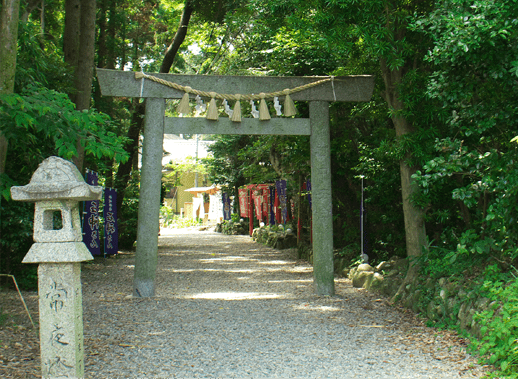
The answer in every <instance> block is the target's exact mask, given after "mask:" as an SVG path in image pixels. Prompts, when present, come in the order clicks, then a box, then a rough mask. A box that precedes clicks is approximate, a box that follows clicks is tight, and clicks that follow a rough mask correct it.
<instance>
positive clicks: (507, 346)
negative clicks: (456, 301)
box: [473, 266, 518, 378]
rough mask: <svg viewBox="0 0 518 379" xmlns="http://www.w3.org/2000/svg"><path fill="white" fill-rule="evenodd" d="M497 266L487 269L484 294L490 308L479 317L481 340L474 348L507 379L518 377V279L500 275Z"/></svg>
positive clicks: (483, 288)
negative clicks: (488, 300)
mask: <svg viewBox="0 0 518 379" xmlns="http://www.w3.org/2000/svg"><path fill="white" fill-rule="evenodd" d="M498 271H499V270H498V268H497V267H496V266H489V267H488V268H487V270H486V278H487V279H486V281H485V282H484V285H483V287H482V293H483V294H484V295H485V296H486V297H488V298H489V299H490V305H489V308H488V309H487V310H484V311H482V312H480V313H478V314H477V315H475V320H477V321H478V322H479V323H480V325H481V326H482V328H481V330H480V331H481V334H482V338H481V340H475V341H473V346H474V347H475V348H476V349H477V350H478V352H479V353H480V354H481V355H482V356H484V357H486V358H487V360H488V361H489V363H491V364H494V365H496V366H497V367H498V368H499V369H500V372H499V373H498V375H505V377H506V378H516V377H518V279H517V278H516V277H512V276H509V275H502V274H499V273H498Z"/></svg>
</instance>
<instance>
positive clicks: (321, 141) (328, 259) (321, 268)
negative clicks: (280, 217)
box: [309, 101, 335, 296]
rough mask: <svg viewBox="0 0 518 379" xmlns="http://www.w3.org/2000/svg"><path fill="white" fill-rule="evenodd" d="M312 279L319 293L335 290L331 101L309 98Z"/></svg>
mask: <svg viewBox="0 0 518 379" xmlns="http://www.w3.org/2000/svg"><path fill="white" fill-rule="evenodd" d="M309 118H310V125H311V137H310V142H311V206H312V214H313V221H314V222H313V228H312V229H313V278H314V280H313V283H314V286H315V291H316V293H317V294H319V295H327V296H333V295H334V294H335V283H334V264H333V203H332V190H331V139H330V132H329V103H328V102H327V101H310V102H309Z"/></svg>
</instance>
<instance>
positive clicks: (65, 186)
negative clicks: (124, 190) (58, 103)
mask: <svg viewBox="0 0 518 379" xmlns="http://www.w3.org/2000/svg"><path fill="white" fill-rule="evenodd" d="M101 194H102V187H96V186H91V185H88V184H87V183H85V181H84V179H83V177H82V176H81V173H80V172H79V170H78V169H77V168H76V166H75V165H74V164H72V163H71V162H69V161H66V160H64V159H61V158H59V157H50V158H47V159H45V160H44V161H43V162H42V163H41V164H40V166H39V167H38V169H37V170H36V171H35V172H34V174H33V175H32V178H31V182H30V183H29V184H28V185H26V186H23V187H12V188H11V197H12V198H13V200H18V201H29V202H35V203H36V206H35V212H34V241H35V243H34V244H33V245H32V247H31V249H30V250H29V252H28V253H27V255H26V256H25V258H24V259H23V263H39V266H38V295H39V314H40V348H41V369H42V377H43V378H83V377H84V352H83V350H84V348H83V310H82V295H81V264H80V262H83V261H88V260H92V259H93V257H92V255H91V254H90V252H89V251H88V248H87V247H86V245H85V244H84V243H83V242H82V239H83V238H82V233H81V224H80V219H79V202H80V201H87V200H98V199H100V198H101Z"/></svg>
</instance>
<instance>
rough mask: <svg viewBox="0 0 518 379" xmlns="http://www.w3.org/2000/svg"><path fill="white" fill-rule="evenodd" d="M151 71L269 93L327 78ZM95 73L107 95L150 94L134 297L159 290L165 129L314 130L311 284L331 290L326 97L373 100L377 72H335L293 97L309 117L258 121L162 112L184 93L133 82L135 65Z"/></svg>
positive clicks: (210, 87) (187, 81)
mask: <svg viewBox="0 0 518 379" xmlns="http://www.w3.org/2000/svg"><path fill="white" fill-rule="evenodd" d="M152 75H153V76H156V77H159V78H161V79H164V80H166V81H170V82H175V83H178V84H180V85H183V86H190V87H191V88H196V89H198V90H201V91H207V92H210V91H215V90H216V91H218V92H219V93H233V94H238V93H239V94H251V93H261V92H265V93H270V92H275V91H282V90H284V89H285V88H296V87H299V86H302V85H306V84H309V83H312V82H315V81H317V80H320V79H323V78H322V77H254V76H206V75H172V74H152ZM97 77H98V79H99V84H100V87H101V91H102V94H103V95H104V96H121V97H141V98H145V99H146V119H145V123H144V142H143V151H142V172H141V181H140V198H139V212H138V216H139V220H138V231H137V252H136V261H135V276H134V282H133V283H134V288H133V296H135V297H150V296H154V294H155V275H156V268H157V257H158V230H159V216H160V186H161V172H162V144H163V134H164V133H168V134H181V133H185V134H248V135H250V134H256V135H265V134H267V135H308V136H310V141H311V181H312V205H313V207H312V209H313V279H314V280H313V283H314V286H315V290H316V293H317V294H319V295H333V294H334V268H333V217H332V202H331V155H330V152H331V148H330V136H329V102H343V101H369V100H370V98H371V96H372V92H373V89H374V77H373V76H369V75H356V76H344V77H337V78H335V79H334V80H332V81H328V82H326V83H325V84H322V85H318V86H315V87H312V88H310V89H308V90H305V91H301V92H297V93H293V94H291V95H290V96H291V97H292V99H293V100H296V101H309V108H310V118H309V119H304V118H297V119H293V118H272V119H271V120H269V121H260V120H259V119H246V118H245V119H243V120H242V122H240V123H235V122H232V121H230V120H229V119H228V118H223V117H222V118H220V119H219V121H211V120H206V119H204V118H169V117H168V118H165V117H164V115H165V101H164V99H181V98H182V96H183V95H184V93H183V92H181V91H178V90H175V89H172V88H170V87H167V86H164V85H162V84H158V83H155V82H153V81H151V80H149V79H138V80H136V79H135V73H134V72H130V71H116V70H105V69H97Z"/></svg>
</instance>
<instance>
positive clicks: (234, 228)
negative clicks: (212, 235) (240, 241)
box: [215, 220, 249, 236]
mask: <svg viewBox="0 0 518 379" xmlns="http://www.w3.org/2000/svg"><path fill="white" fill-rule="evenodd" d="M248 228H249V226H248V223H247V222H245V221H243V220H241V221H237V222H235V221H230V220H229V221H223V222H222V223H218V224H216V229H215V231H216V233H223V234H227V235H233V236H237V235H247V234H248Z"/></svg>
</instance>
